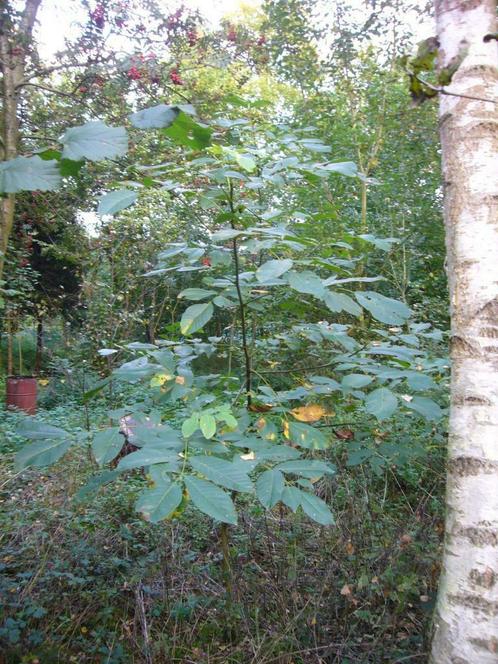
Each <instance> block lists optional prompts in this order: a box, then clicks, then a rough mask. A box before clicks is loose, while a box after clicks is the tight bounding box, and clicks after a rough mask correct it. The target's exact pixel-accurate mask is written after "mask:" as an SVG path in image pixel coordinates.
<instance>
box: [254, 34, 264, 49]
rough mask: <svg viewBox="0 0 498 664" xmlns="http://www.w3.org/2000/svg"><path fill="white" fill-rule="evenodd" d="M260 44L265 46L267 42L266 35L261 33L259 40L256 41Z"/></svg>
mask: <svg viewBox="0 0 498 664" xmlns="http://www.w3.org/2000/svg"><path fill="white" fill-rule="evenodd" d="M256 43H257V45H258V46H263V45H264V44H266V37H265V35H260V36H259V39H258V41H257V42H256Z"/></svg>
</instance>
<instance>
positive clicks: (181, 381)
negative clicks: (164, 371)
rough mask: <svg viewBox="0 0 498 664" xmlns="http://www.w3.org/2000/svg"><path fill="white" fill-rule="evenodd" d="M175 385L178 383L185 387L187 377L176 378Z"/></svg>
mask: <svg viewBox="0 0 498 664" xmlns="http://www.w3.org/2000/svg"><path fill="white" fill-rule="evenodd" d="M175 383H178V385H185V376H177V377H176V378H175Z"/></svg>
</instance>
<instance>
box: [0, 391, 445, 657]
mask: <svg viewBox="0 0 498 664" xmlns="http://www.w3.org/2000/svg"><path fill="white" fill-rule="evenodd" d="M104 412H105V408H103V407H102V408H101V410H100V411H99V408H98V407H96V408H94V409H93V410H92V418H97V420H98V419H99V417H100V418H102V417H103V413H104ZM87 414H88V413H87V412H86V411H85V408H84V407H82V406H81V405H79V404H77V403H73V404H68V403H67V402H66V404H65V406H64V407H58V406H55V407H53V408H51V409H50V410H42V411H40V413H39V414H38V418H39V419H41V420H46V421H50V422H51V423H52V424H53V423H56V424H58V425H61V426H64V427H65V428H68V429H70V428H72V429H78V428H79V427H80V428H84V427H85V426H86V415H87ZM1 417H2V427H1V429H2V431H3V436H2V438H1V440H0V446H1V448H2V473H1V475H2V478H3V479H2V483H1V492H2V495H1V497H0V499H1V502H2V512H1V516H0V519H1V532H2V535H1V539H0V574H1V576H0V591H1V595H2V597H1V604H2V607H3V608H2V614H3V615H2V616H1V624H2V628H1V631H0V642H1V643H2V653H3V654H2V655H1V656H0V661H1V662H2V664H18V663H21V662H23V663H29V664H52V663H54V664H55V663H62V662H63V663H64V664H65V663H67V662H81V663H83V662H85V663H86V662H88V663H90V662H92V663H93V662H95V663H96V662H106V663H109V664H111V663H112V664H117V663H121V662H123V663H124V662H133V663H136V664H142V663H144V664H150V663H152V662H154V663H162V662H164V663H166V662H185V663H195V664H204V663H206V664H207V663H213V664H214V663H218V662H219V663H221V662H227V663H228V662H234V663H235V662H237V663H243V664H245V663H249V662H251V663H254V664H270V663H272V662H273V663H279V664H308V663H309V664H311V663H317V664H318V663H323V662H327V663H329V662H330V663H336V664H356V663H359V662H362V663H365V664H367V663H377V662H390V663H392V664H394V663H397V662H399V663H400V664H401V662H424V661H426V656H427V655H426V649H427V643H426V641H425V638H426V635H427V634H428V631H429V630H428V627H429V623H430V616H431V611H432V608H433V602H434V599H435V591H436V584H437V579H438V575H439V562H438V561H439V557H440V546H441V535H442V515H443V503H442V488H443V474H442V468H443V450H442V449H441V445H440V444H435V443H434V441H431V440H427V439H426V433H425V430H424V432H419V433H417V430H416V429H414V430H413V432H412V435H413V440H414V444H415V443H417V442H418V443H422V444H423V445H424V447H425V448H426V450H427V456H426V457H425V458H424V459H423V461H422V462H414V463H412V464H410V465H409V466H404V467H402V468H396V467H395V466H391V467H388V468H386V470H385V471H383V472H377V473H373V472H371V470H369V471H368V472H366V471H365V469H364V468H363V466H362V465H359V466H356V467H355V468H346V467H345V463H344V461H345V450H346V446H347V445H348V444H349V442H350V441H343V440H339V439H338V440H337V443H336V444H335V445H334V446H333V447H332V448H331V450H330V451H329V452H328V453H327V454H329V455H330V460H331V461H333V462H334V463H335V464H336V465H337V467H338V469H339V471H338V473H337V475H335V476H334V477H332V478H330V477H328V478H325V479H322V480H320V484H319V487H318V491H317V493H318V495H320V496H322V497H323V498H325V499H326V500H327V501H328V502H329V504H330V505H331V507H332V509H333V512H334V514H335V519H336V524H335V525H333V526H328V527H321V526H319V525H317V524H314V523H313V522H310V520H309V519H306V517H305V516H304V515H303V514H302V513H297V514H292V513H291V512H290V511H289V510H287V508H285V507H281V508H278V507H277V508H275V509H274V510H272V511H270V512H268V513H267V514H266V515H265V510H263V509H262V508H261V506H259V504H257V503H256V501H254V500H253V499H252V498H247V499H245V498H244V499H243V500H245V501H246V504H245V505H244V507H245V509H243V510H241V511H240V513H241V518H240V521H239V525H238V527H237V528H229V529H228V532H229V543H228V546H229V567H228V566H227V564H226V559H224V558H223V555H222V551H221V550H220V544H219V532H218V530H219V528H220V527H218V528H217V527H216V526H213V524H212V521H211V520H210V519H208V518H207V517H204V516H203V515H201V514H200V513H199V512H198V511H194V510H193V509H191V508H187V510H186V511H185V512H183V513H182V514H181V515H180V516H179V517H178V518H176V519H173V520H172V521H165V522H162V523H160V524H159V525H152V524H149V523H147V522H145V521H144V520H142V519H141V518H140V517H139V516H138V515H137V513H136V512H135V511H134V502H135V500H136V494H137V492H138V490H139V489H140V488H143V486H144V485H145V484H146V483H147V482H148V480H147V477H145V476H144V475H143V474H142V472H141V471H132V472H129V473H127V474H125V475H124V476H123V477H122V478H121V479H119V480H118V481H117V482H114V483H112V484H111V485H108V486H106V487H103V488H102V489H101V490H100V491H99V493H98V494H95V495H87V496H86V497H85V498H82V499H80V500H78V499H75V493H76V491H77V490H78V488H79V487H80V486H81V485H82V484H84V483H85V482H86V481H87V480H88V478H89V476H91V474H92V473H93V472H94V468H93V462H92V461H91V460H90V457H89V455H87V454H86V451H85V450H84V449H82V448H77V449H76V450H75V451H73V452H72V453H71V454H70V455H67V456H66V457H64V459H63V461H62V462H59V463H58V464H57V465H56V466H54V467H53V468H52V469H49V470H44V472H43V473H41V472H39V471H36V470H29V471H24V472H21V473H17V474H15V473H14V470H13V466H12V459H13V454H14V453H15V451H16V450H17V449H18V447H19V446H21V439H20V438H19V437H18V436H17V435H16V434H15V433H14V431H15V428H16V426H17V424H18V420H19V417H20V416H19V415H16V414H12V413H11V414H9V413H2V415H1ZM417 435H418V436H419V438H420V436H422V435H423V436H424V439H423V440H418V441H417ZM221 528H223V526H221Z"/></svg>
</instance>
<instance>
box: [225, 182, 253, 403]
mask: <svg viewBox="0 0 498 664" xmlns="http://www.w3.org/2000/svg"><path fill="white" fill-rule="evenodd" d="M228 202H229V205H230V212H231V213H232V214H235V206H234V202H233V184H232V182H231V181H230V183H229V197H228ZM230 225H231V227H232V228H233V229H234V230H235V222H234V220H233V218H232V219H231V220H230ZM232 252H233V260H234V265H235V289H236V291H237V298H238V300H239V312H240V328H241V333H242V350H243V352H244V361H245V374H246V375H245V391H246V403H247V407H248V408H249V406H250V405H251V403H252V395H251V386H252V370H251V355H250V353H249V345H248V342H247V321H246V315H245V305H244V298H243V297H242V289H241V288H240V262H239V248H238V245H237V238H235V237H234V238H233V240H232Z"/></svg>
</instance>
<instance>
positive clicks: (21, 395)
mask: <svg viewBox="0 0 498 664" xmlns="http://www.w3.org/2000/svg"><path fill="white" fill-rule="evenodd" d="M37 387H38V384H37V382H36V378H32V377H31V376H9V377H8V378H7V395H6V399H5V404H6V406H7V408H8V409H13V408H17V409H18V410H23V411H24V412H25V413H27V414H28V415H34V414H35V413H36V395H37Z"/></svg>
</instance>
